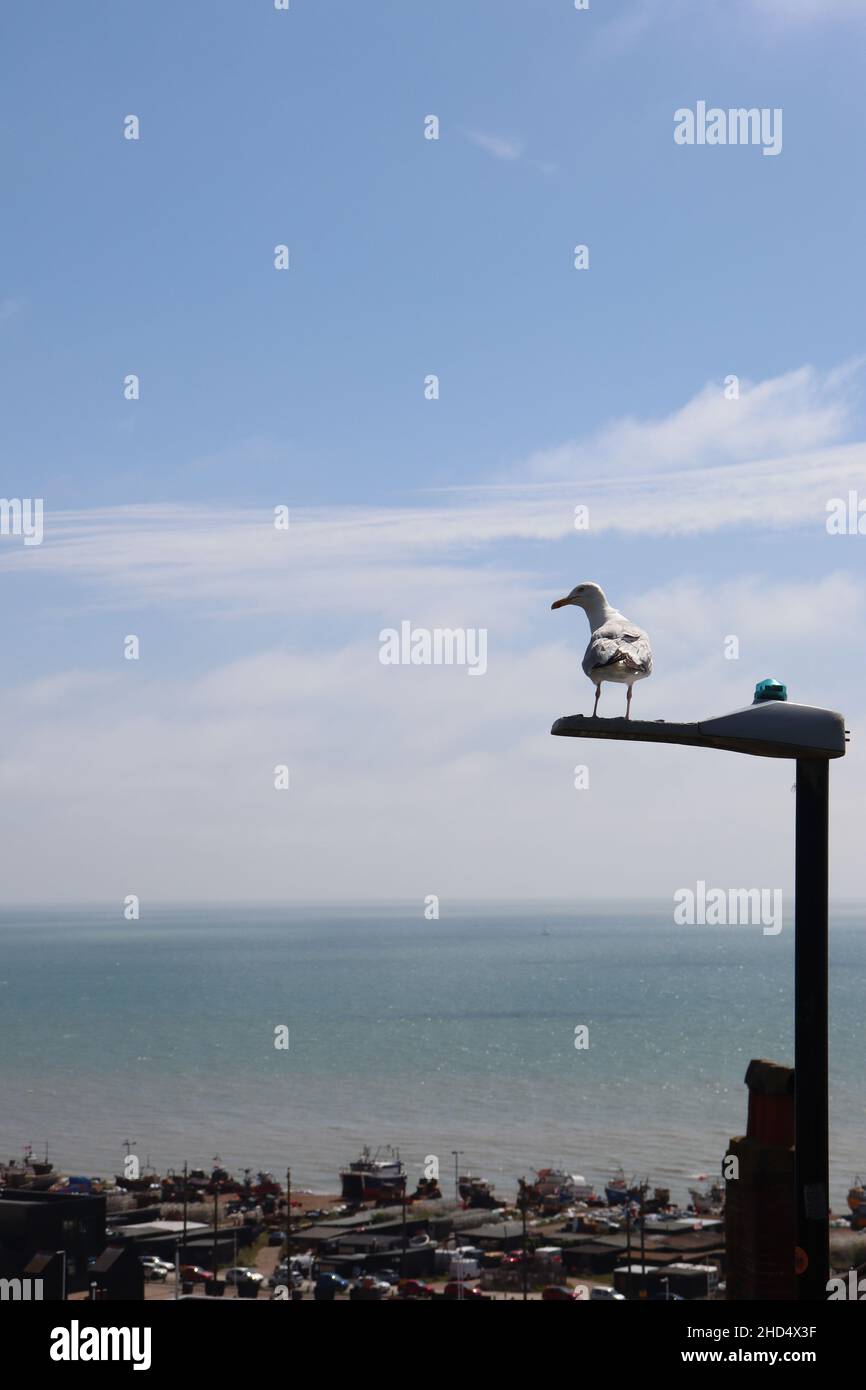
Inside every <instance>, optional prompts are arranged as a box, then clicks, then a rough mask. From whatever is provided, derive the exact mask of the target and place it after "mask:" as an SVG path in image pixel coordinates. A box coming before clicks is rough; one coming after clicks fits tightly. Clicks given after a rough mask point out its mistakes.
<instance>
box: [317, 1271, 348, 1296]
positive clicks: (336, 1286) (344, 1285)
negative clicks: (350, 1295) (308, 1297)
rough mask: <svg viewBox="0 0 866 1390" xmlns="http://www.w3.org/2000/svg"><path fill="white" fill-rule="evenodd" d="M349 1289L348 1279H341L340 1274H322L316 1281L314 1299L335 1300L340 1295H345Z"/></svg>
mask: <svg viewBox="0 0 866 1390" xmlns="http://www.w3.org/2000/svg"><path fill="white" fill-rule="evenodd" d="M348 1287H349V1281H348V1279H341V1278H340V1276H339V1274H320V1275H319V1277H318V1279H317V1280H316V1287H315V1289H314V1291H313V1297H314V1298H317V1299H329V1298H335V1297H336V1295H337V1294H338V1293H345V1292H346V1290H347V1289H348Z"/></svg>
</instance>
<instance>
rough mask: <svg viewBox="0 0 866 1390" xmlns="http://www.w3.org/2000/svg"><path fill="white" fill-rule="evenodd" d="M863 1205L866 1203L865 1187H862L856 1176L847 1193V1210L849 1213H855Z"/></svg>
mask: <svg viewBox="0 0 866 1390" xmlns="http://www.w3.org/2000/svg"><path fill="white" fill-rule="evenodd" d="M864 1203H866V1187H864V1186H863V1183H862V1181H861V1179H860V1177H859V1176H858V1177H856V1178H855V1179H854V1181H853V1183H852V1184H851V1187H850V1189H849V1192H848V1209H849V1211H856V1210H857V1208H858V1207H862V1206H863V1205H864Z"/></svg>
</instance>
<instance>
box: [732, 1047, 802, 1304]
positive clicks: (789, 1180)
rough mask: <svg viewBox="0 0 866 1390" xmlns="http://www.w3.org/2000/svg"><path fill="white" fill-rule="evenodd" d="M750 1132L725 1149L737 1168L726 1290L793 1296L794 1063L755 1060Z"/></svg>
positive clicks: (750, 1074)
mask: <svg viewBox="0 0 866 1390" xmlns="http://www.w3.org/2000/svg"><path fill="white" fill-rule="evenodd" d="M746 1085H747V1086H748V1088H749V1118H748V1124H747V1133H746V1134H745V1135H743V1136H741V1137H739V1138H734V1139H732V1140H731V1142H730V1144H729V1146H728V1156H732V1157H734V1158H736V1159H737V1161H738V1163H739V1176H738V1177H736V1178H729V1179H728V1180H727V1182H726V1185H725V1238H726V1244H727V1276H726V1282H727V1296H728V1298H730V1299H755V1300H757V1299H761V1300H764V1299H795V1298H796V1296H797V1293H796V1287H795V1280H796V1276H795V1274H794V1249H795V1246H796V1244H797V1240H796V1211H795V1203H794V1069H793V1067H783V1066H780V1065H779V1063H778V1062H765V1061H752V1062H750V1063H749V1067H748V1070H747V1072H746Z"/></svg>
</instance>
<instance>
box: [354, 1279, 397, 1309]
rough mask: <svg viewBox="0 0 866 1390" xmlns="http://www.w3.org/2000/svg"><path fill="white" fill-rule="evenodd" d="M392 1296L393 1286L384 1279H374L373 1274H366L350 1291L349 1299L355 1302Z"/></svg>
mask: <svg viewBox="0 0 866 1390" xmlns="http://www.w3.org/2000/svg"><path fill="white" fill-rule="evenodd" d="M390 1295H391V1285H390V1284H389V1283H387V1282H386V1280H384V1279H374V1278H373V1276H372V1275H371V1274H365V1275H364V1276H363V1278H361V1279H358V1280H357V1281H356V1283H354V1284H353V1285H352V1287H351V1289H350V1290H349V1297H350V1298H351V1299H352V1300H353V1302H357V1301H359V1300H360V1301H362V1302H363V1301H364V1300H365V1299H366V1300H367V1301H372V1300H377V1299H380V1298H389V1297H390Z"/></svg>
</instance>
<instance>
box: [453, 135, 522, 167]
mask: <svg viewBox="0 0 866 1390" xmlns="http://www.w3.org/2000/svg"><path fill="white" fill-rule="evenodd" d="M467 134H468V136H469V139H470V140H471V141H472V143H473V145H477V146H478V148H479V149H480V150H486V152H487V154H492V155H493V158H494V159H505V160H516V159H520V158H521V157H522V155H523V151H524V150H525V148H526V143H525V141H523V140H514V139H508V138H506V137H505V136H502V135H487V134H485V133H484V132H483V131H480V130H470V131H468V132H467Z"/></svg>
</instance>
